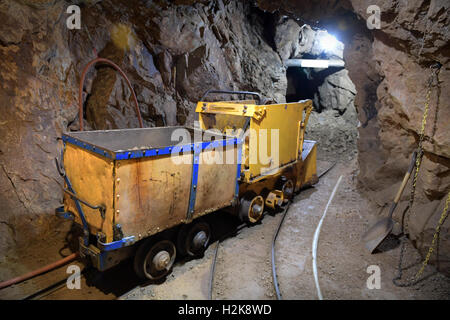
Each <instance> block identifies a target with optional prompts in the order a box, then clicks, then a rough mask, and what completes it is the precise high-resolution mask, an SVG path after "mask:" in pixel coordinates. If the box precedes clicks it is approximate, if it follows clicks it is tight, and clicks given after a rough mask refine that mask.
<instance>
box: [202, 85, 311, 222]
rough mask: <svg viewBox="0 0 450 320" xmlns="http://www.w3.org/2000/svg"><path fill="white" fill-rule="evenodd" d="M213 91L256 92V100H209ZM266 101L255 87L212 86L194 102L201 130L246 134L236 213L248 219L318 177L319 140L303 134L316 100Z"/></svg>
mask: <svg viewBox="0 0 450 320" xmlns="http://www.w3.org/2000/svg"><path fill="white" fill-rule="evenodd" d="M211 93H215V94H221V95H224V94H241V95H253V96H256V98H257V100H258V101H256V100H242V101H219V102H206V101H205V99H206V96H208V95H209V94H211ZM257 102H258V103H257ZM262 102H263V101H262V98H261V96H260V95H259V94H257V93H254V92H247V91H220V90H210V91H207V92H206V93H205V95H204V96H203V98H202V101H200V102H198V104H197V108H196V112H197V113H198V114H199V117H198V121H199V126H200V128H201V129H202V130H207V131H212V132H215V133H223V134H227V135H231V136H237V137H240V138H241V139H242V142H243V143H242V165H241V174H240V178H239V197H240V207H239V210H238V213H239V217H240V218H241V219H242V220H244V221H249V222H256V221H257V220H259V219H260V218H261V216H262V213H263V211H264V210H263V209H264V205H266V206H268V207H269V208H270V209H275V207H277V206H279V205H281V204H282V203H283V202H286V200H289V198H291V197H292V195H293V193H294V191H298V190H299V189H300V188H302V187H305V186H306V185H311V184H314V183H316V182H317V174H316V146H315V144H316V142H315V141H310V140H304V135H305V128H306V124H307V122H308V118H309V115H310V113H311V111H312V108H313V107H312V101H311V100H304V101H299V102H295V103H282V104H264V103H262Z"/></svg>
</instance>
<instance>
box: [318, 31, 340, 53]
mask: <svg viewBox="0 0 450 320" xmlns="http://www.w3.org/2000/svg"><path fill="white" fill-rule="evenodd" d="M319 45H320V48H321V49H322V50H323V51H326V52H331V51H333V50H335V49H336V47H337V46H338V40H337V39H336V38H335V37H334V36H333V35H331V34H329V33H325V34H324V35H323V36H322V37H320V39H319Z"/></svg>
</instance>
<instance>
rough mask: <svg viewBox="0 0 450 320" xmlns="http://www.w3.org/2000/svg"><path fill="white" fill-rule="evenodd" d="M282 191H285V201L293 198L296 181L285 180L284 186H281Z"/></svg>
mask: <svg viewBox="0 0 450 320" xmlns="http://www.w3.org/2000/svg"><path fill="white" fill-rule="evenodd" d="M281 191H282V192H283V199H284V202H288V201H289V200H291V199H292V197H293V196H294V183H293V182H292V180H290V179H289V180H287V181H286V182H284V184H283V186H282V187H281Z"/></svg>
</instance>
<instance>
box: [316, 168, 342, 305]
mask: <svg viewBox="0 0 450 320" xmlns="http://www.w3.org/2000/svg"><path fill="white" fill-rule="evenodd" d="M341 180H342V175H341V176H340V177H339V179H338V181H337V182H336V185H335V186H334V189H333V192H332V193H331V196H330V199H329V200H328V203H327V206H326V207H325V211H324V212H323V214H322V218H320V221H319V224H318V225H317V228H316V231H315V232H314V240H313V244H312V257H313V273H314V281H315V283H316V288H317V296H318V297H319V300H323V297H322V292H321V291H320V286H319V277H318V276H317V242H318V241H319V234H320V228H321V227H322V223H323V220H324V219H325V216H326V215H327V211H328V207H329V206H330V203H331V200H333V198H334V195H335V193H336V190H337V188H338V186H339V184H340V183H341Z"/></svg>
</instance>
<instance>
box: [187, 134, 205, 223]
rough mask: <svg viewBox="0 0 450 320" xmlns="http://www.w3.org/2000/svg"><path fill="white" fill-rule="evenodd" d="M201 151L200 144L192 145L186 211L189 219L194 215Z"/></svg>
mask: <svg viewBox="0 0 450 320" xmlns="http://www.w3.org/2000/svg"><path fill="white" fill-rule="evenodd" d="M201 151H202V144H201V142H200V143H196V144H195V145H194V154H193V161H192V178H191V191H190V194H189V206H188V212H187V216H186V218H187V220H188V221H190V220H191V219H192V216H193V215H194V210H195V198H196V196H197V184H198V169H199V162H200V153H201Z"/></svg>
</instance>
